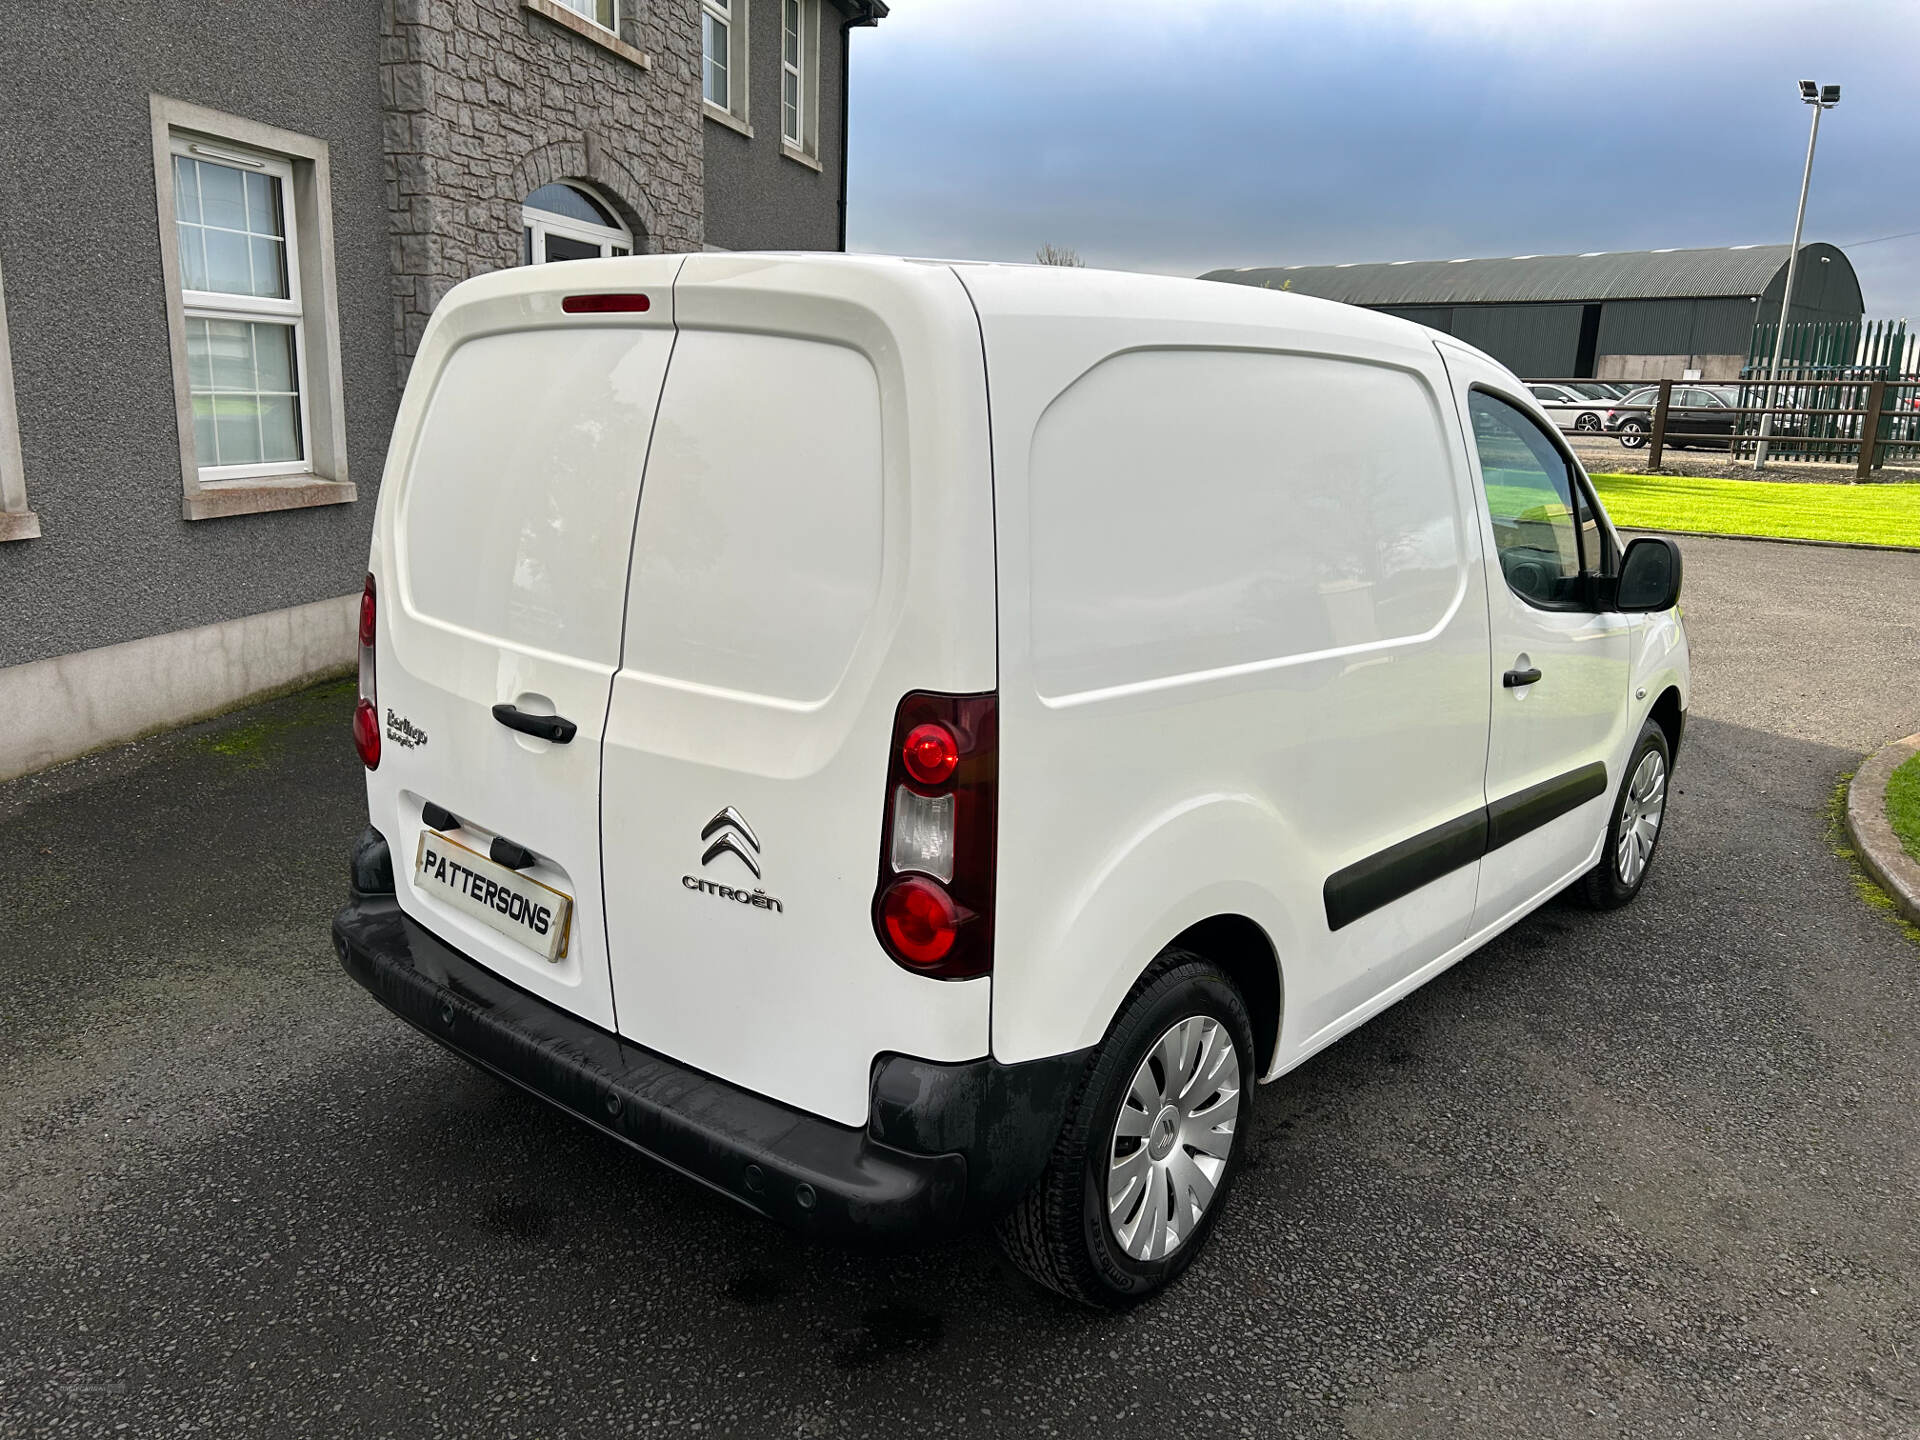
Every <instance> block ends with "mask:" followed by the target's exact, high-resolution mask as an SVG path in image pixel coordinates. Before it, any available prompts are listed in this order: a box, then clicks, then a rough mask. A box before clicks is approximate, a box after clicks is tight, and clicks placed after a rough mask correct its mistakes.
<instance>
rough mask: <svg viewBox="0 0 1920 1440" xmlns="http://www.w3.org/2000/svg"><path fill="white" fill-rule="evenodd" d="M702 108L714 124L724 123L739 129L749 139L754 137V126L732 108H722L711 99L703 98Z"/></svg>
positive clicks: (729, 127) (731, 127) (730, 128)
mask: <svg viewBox="0 0 1920 1440" xmlns="http://www.w3.org/2000/svg"><path fill="white" fill-rule="evenodd" d="M700 108H701V110H702V111H703V112H705V114H706V117H707V119H709V120H711V121H713V123H714V124H716V125H724V126H726V127H727V129H729V130H738V131H739V132H740V133H741V134H742V135H744V136H746V137H747V138H748V139H749V140H751V139H752V138H753V126H751V125H749V124H748V123H747V122H746V121H744V120H742V119H741V118H740V117H739V116H738V115H736V114H734V113H733V112H732V111H731V110H722V109H721V108H720V107H719V106H718V105H716V104H714V103H713V102H712V101H711V100H702V101H701V102H700Z"/></svg>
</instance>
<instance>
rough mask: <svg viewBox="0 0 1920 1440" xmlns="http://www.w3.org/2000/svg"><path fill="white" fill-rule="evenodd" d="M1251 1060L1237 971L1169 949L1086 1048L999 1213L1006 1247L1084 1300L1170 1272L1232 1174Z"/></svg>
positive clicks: (1112, 1295)
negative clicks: (1056, 1135) (1043, 1143)
mask: <svg viewBox="0 0 1920 1440" xmlns="http://www.w3.org/2000/svg"><path fill="white" fill-rule="evenodd" d="M1253 1066H1254V1060H1253V1027H1252V1023H1251V1022H1250V1020H1249V1019H1248V1016H1247V1007H1246V1005H1245V1003H1244V1002H1243V1001H1242V1000H1241V998H1240V993H1239V991H1238V990H1236V989H1235V988H1234V985H1233V982H1232V981H1231V980H1229V979H1228V978H1227V977H1226V975H1225V974H1224V973H1223V972H1222V971H1221V970H1220V969H1219V968H1218V967H1217V966H1215V965H1213V964H1211V963H1210V962H1208V961H1206V960H1204V959H1202V958H1201V957H1200V956H1198V955H1195V954H1193V953H1192V952H1190V951H1186V950H1177V949H1169V950H1167V951H1166V952H1165V953H1164V954H1163V955H1162V956H1161V957H1160V959H1159V960H1158V961H1157V962H1155V965H1154V967H1153V968H1152V969H1151V970H1149V971H1148V972H1147V974H1146V975H1145V977H1143V978H1142V980H1141V981H1140V983H1139V984H1138V985H1137V986H1135V987H1134V991H1133V994H1132V995H1131V996H1129V997H1128V999H1127V1003H1126V1004H1125V1005H1124V1006H1123V1007H1121V1011H1120V1014H1119V1017H1118V1018H1117V1019H1115V1020H1114V1022H1113V1025H1112V1027H1111V1028H1110V1029H1109V1030H1108V1032H1107V1038H1106V1040H1105V1041H1104V1042H1103V1043H1102V1044H1101V1046H1100V1048H1099V1049H1098V1050H1097V1051H1095V1052H1094V1054H1093V1055H1092V1057H1090V1059H1089V1060H1088V1062H1087V1068H1086V1070H1085V1072H1084V1073H1083V1075H1082V1078H1081V1081H1080V1088H1079V1091H1078V1093H1077V1094H1076V1095H1075V1096H1074V1099H1073V1103H1072V1105H1071V1106H1070V1107H1069V1109H1068V1112H1067V1121H1066V1125H1065V1126H1064V1127H1063V1129H1062V1130H1061V1134H1060V1139H1059V1141H1058V1142H1057V1143H1056V1144H1055V1146H1054V1151H1053V1156H1052V1158H1051V1160H1049V1161H1048V1164H1047V1168H1046V1170H1045V1171H1044V1172H1043V1173H1042V1174H1041V1176H1040V1178H1039V1179H1038V1180H1036V1181H1035V1182H1034V1184H1033V1186H1032V1188H1031V1189H1029V1190H1028V1191H1027V1193H1026V1194H1025V1195H1024V1196H1022V1197H1021V1199H1020V1202H1019V1204H1017V1205H1016V1206H1015V1207H1014V1208H1013V1210H1012V1211H1011V1212H1009V1213H1008V1215H1007V1216H1006V1217H1005V1218H1004V1219H1003V1220H1002V1221H1001V1222H1000V1243H1001V1245H1002V1247H1003V1248H1004V1249H1005V1250H1006V1252H1007V1255H1008V1257H1009V1258H1010V1259H1011V1260H1012V1261H1013V1263H1014V1264H1015V1265H1017V1266H1019V1267H1020V1269H1021V1270H1023V1271H1024V1272H1026V1274H1027V1275H1029V1276H1030V1277H1031V1278H1033V1279H1034V1280H1037V1281H1038V1282H1039V1283H1040V1284H1042V1285H1045V1286H1046V1287H1047V1288H1048V1289H1050V1290H1055V1291H1058V1292H1059V1293H1060V1294H1062V1295H1065V1296H1067V1297H1068V1298H1069V1299H1073V1300H1078V1301H1080V1302H1082V1303H1083V1304H1088V1305H1098V1306H1109V1307H1119V1306H1124V1305H1131V1304H1134V1303H1136V1302H1138V1301H1140V1300H1144V1299H1146V1298H1147V1297H1148V1296H1150V1295H1152V1294H1154V1293H1155V1292H1156V1291H1159V1290H1161V1289H1163V1288H1164V1287H1166V1286H1167V1285H1169V1284H1171V1283H1172V1282H1173V1281H1174V1280H1175V1279H1177V1278H1178V1277H1179V1276H1180V1274H1181V1273H1182V1272H1183V1271H1184V1270H1185V1269H1186V1268H1187V1266H1189V1265H1190V1264H1192V1263H1193V1260H1194V1257H1195V1256H1196V1255H1198V1254H1199V1252H1200V1250H1201V1248H1202V1247H1203V1246H1204V1245H1205V1244H1206V1242H1207V1237H1208V1236H1209V1235H1210V1234H1211V1233H1212V1231H1213V1226H1214V1223H1215V1221H1216V1220H1217V1219H1218V1218H1219V1215H1220V1212H1221V1210H1222V1209H1223V1208H1224V1206H1225V1204H1226V1200H1227V1195H1228V1192H1229V1191H1230V1190H1231V1189H1232V1187H1233V1182H1234V1179H1235V1177H1236V1176H1237V1174H1238V1171H1239V1168H1240V1164H1241V1159H1242V1156H1243V1155H1244V1153H1245V1150H1246V1144H1247V1129H1248V1122H1249V1120H1250V1119H1251V1099H1252V1096H1251V1088H1252V1085H1253V1083H1254V1080H1255V1078H1256V1077H1255V1075H1254V1069H1253Z"/></svg>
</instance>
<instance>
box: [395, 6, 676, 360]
mask: <svg viewBox="0 0 1920 1440" xmlns="http://www.w3.org/2000/svg"><path fill="white" fill-rule="evenodd" d="M555 8H556V7H555V6H554V5H553V3H552V0H390V3H389V4H387V5H386V6H384V7H383V11H384V14H383V16H382V22H381V62H380V64H381V76H380V84H381V91H382V96H383V99H384V102H385V107H386V124H385V144H384V148H385V166H386V184H387V197H388V207H389V209H390V211H391V214H392V226H393V228H392V241H391V243H392V284H393V304H394V345H395V353H396V359H397V360H398V363H399V368H400V373H401V375H402V376H403V377H404V375H405V373H406V370H407V367H408V365H409V364H410V363H411V361H412V358H413V355H414V353H415V351H416V350H417V349H418V348H419V344H420V337H421V335H422V333H423V332H424V331H425V329H426V324H427V317H428V316H429V315H431V314H432V313H433V307H434V306H435V305H436V304H438V303H439V301H440V299H441V297H442V296H444V295H445V294H446V293H447V291H449V290H451V289H452V288H453V287H454V286H455V285H457V284H459V283H460V282H461V281H462V280H465V279H468V278H469V277H471V276H474V275H478V274H481V273H483V272H485V271H489V270H497V269H500V268H502V267H504V266H509V265H517V264H519V263H520V246H521V219H520V206H521V202H522V201H523V200H525V199H526V197H527V196H528V195H529V194H530V193H532V192H533V191H534V190H537V189H538V188H539V187H540V186H542V185H545V184H548V183H549V182H552V181H557V180H585V181H588V182H590V183H591V184H592V185H593V186H594V188H595V189H596V190H598V191H599V192H600V193H601V194H602V195H604V196H605V197H606V198H607V199H608V200H609V201H611V202H612V203H613V206H614V208H615V209H616V210H617V211H618V213H619V215H620V218H621V219H622V220H623V221H624V222H625V223H626V225H627V227H628V228H629V229H631V230H632V231H633V233H634V243H635V248H636V250H640V251H649V252H657V251H671V250H698V249H700V248H701V244H702V242H703V240H704V238H705V236H704V228H703V224H704V222H703V217H704V214H705V202H704V184H705V178H704V168H703V158H704V157H703V142H702V135H701V123H702V122H701V108H700V78H699V77H700V70H699V66H700V6H699V0H621V4H620V9H621V11H622V15H621V22H620V39H621V40H622V41H623V42H625V44H624V45H623V46H622V47H620V48H619V49H615V48H614V47H611V46H608V45H606V44H603V43H599V42H597V41H596V40H595V39H593V38H591V35H590V34H588V33H583V32H585V31H587V30H588V29H589V28H590V27H585V26H583V25H576V24H571V23H567V22H568V21H569V20H570V17H569V16H567V15H566V14H565V13H564V12H560V13H559V14H558V15H554V14H553V13H552V12H554V11H555ZM634 51H638V52H641V53H642V54H643V55H644V56H645V57H646V58H647V60H648V61H649V62H650V63H648V64H646V65H642V64H639V63H636V60H635V59H633V58H630V56H631V55H632V53H633V52H634Z"/></svg>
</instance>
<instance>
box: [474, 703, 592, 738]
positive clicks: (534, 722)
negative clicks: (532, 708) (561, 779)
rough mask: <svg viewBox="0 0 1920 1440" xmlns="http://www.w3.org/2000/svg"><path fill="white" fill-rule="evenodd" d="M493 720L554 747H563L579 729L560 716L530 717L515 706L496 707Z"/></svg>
mask: <svg viewBox="0 0 1920 1440" xmlns="http://www.w3.org/2000/svg"><path fill="white" fill-rule="evenodd" d="M493 718H494V719H496V720H498V721H499V722H500V723H501V724H502V725H504V726H506V727H507V728H508V729H509V730H518V731H519V732H520V733H521V734H522V735H532V736H533V737H535V738H536V739H539V740H551V741H552V742H553V743H554V744H556V745H564V744H566V743H567V742H568V741H569V740H571V739H573V737H574V736H575V735H576V734H578V733H579V731H580V727H579V726H578V725H576V724H574V723H573V721H571V720H568V719H566V718H565V717H563V716H560V715H530V714H528V713H527V712H526V711H525V710H522V709H520V708H519V707H518V706H515V705H496V706H494V707H493Z"/></svg>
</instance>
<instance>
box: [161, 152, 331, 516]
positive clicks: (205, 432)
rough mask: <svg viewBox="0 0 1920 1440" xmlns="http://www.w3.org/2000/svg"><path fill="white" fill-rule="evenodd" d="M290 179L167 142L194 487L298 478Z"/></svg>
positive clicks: (302, 450) (299, 406)
mask: <svg viewBox="0 0 1920 1440" xmlns="http://www.w3.org/2000/svg"><path fill="white" fill-rule="evenodd" d="M292 180H293V167H292V166H291V165H289V164H288V163H287V162H286V161H285V160H282V159H278V158H276V157H273V156H268V155H258V154H249V153H247V152H245V151H241V150H238V149H235V148H232V147H230V146H224V145H215V144H211V143H208V142H203V141H199V140H195V139H191V138H189V137H187V136H175V137H174V140H173V212H174V225H175V240H176V243H177V244H178V246H179V252H180V289H181V296H180V298H181V305H182V308H183V311H184V316H185V320H186V339H187V376H188V382H187V384H188V393H189V395H190V396H191V402H192V405H193V438H194V448H195V450H196V452H197V454H198V457H199V462H200V475H201V479H202V480H227V479H235V480H238V479H250V478H255V477H259V476H265V475H284V474H297V473H299V472H301V471H304V470H305V469H306V468H307V451H306V440H305V437H306V432H307V423H306V410H305V406H304V405H303V403H302V398H301V396H302V392H301V385H300V352H301V343H300V342H301V311H300V265H299V257H298V253H297V251H296V248H295V247H296V246H297V244H298V241H297V238H296V235H297V232H296V229H295V227H294V225H293V224H292V223H290V222H291V220H292V216H291V215H290V213H289V212H290V210H291V198H292V197H291V194H290V192H291V189H292Z"/></svg>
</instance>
